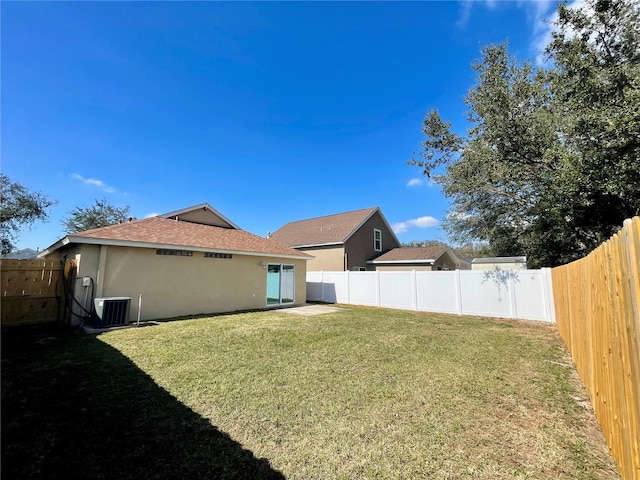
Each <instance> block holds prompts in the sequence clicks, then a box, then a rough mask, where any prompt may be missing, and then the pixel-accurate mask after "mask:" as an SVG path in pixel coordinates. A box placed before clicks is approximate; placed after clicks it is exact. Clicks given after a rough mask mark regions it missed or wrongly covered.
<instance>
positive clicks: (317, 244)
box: [276, 240, 344, 248]
mask: <svg viewBox="0 0 640 480" xmlns="http://www.w3.org/2000/svg"><path fill="white" fill-rule="evenodd" d="M276 241H277V240H276ZM338 245H344V242H328V243H310V244H308V245H290V247H291V248H313V247H331V246H338Z"/></svg>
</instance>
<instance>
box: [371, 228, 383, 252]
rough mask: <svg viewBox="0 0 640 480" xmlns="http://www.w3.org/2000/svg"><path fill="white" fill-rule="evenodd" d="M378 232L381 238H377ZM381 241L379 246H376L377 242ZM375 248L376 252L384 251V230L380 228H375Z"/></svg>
mask: <svg viewBox="0 0 640 480" xmlns="http://www.w3.org/2000/svg"><path fill="white" fill-rule="evenodd" d="M376 234H379V235H380V238H379V239H378V238H376ZM378 242H380V246H379V248H376V243H378ZM373 249H374V250H375V251H376V252H381V251H382V230H380V229H379V228H374V229H373Z"/></svg>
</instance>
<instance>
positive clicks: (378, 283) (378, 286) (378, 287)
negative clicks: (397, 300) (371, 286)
mask: <svg viewBox="0 0 640 480" xmlns="http://www.w3.org/2000/svg"><path fill="white" fill-rule="evenodd" d="M376 305H377V306H378V307H379V306H380V270H376Z"/></svg>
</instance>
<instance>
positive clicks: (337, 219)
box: [271, 207, 399, 247]
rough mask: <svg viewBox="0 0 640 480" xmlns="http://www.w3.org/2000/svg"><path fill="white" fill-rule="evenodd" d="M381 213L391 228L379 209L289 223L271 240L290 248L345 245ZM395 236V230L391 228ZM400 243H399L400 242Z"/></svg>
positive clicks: (273, 235)
mask: <svg viewBox="0 0 640 480" xmlns="http://www.w3.org/2000/svg"><path fill="white" fill-rule="evenodd" d="M376 213H379V214H380V217H381V218H382V220H383V221H384V223H385V224H386V225H387V227H389V224H388V223H387V220H386V219H385V218H384V215H382V212H381V211H380V208H379V207H372V208H365V209H362V210H354V211H351V212H345V213H337V214H333V215H325V216H323V217H316V218H310V219H307V220H298V221H295V222H289V223H287V224H286V225H284V226H282V227H281V228H279V229H278V230H276V231H275V232H273V234H272V235H271V239H273V240H276V241H278V242H281V243H284V244H285V245H288V246H290V247H312V246H321V245H339V244H343V243H345V242H346V241H347V240H348V239H349V238H350V237H351V236H352V235H353V234H354V233H355V232H356V231H358V229H359V228H360V227H362V225H364V224H365V222H366V221H367V220H369V218H371V217H372V216H373V215H374V214H376ZM389 231H390V232H391V233H392V235H393V230H392V229H391V227H389ZM398 243H399V242H398Z"/></svg>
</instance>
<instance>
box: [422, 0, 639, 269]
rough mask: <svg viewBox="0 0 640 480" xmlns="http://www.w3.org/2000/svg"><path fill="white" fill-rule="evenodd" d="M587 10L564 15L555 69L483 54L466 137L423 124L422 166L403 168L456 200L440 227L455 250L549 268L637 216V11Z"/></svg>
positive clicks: (615, 4) (431, 116) (493, 51)
mask: <svg viewBox="0 0 640 480" xmlns="http://www.w3.org/2000/svg"><path fill="white" fill-rule="evenodd" d="M589 5H590V7H591V8H587V9H586V11H589V10H592V11H593V12H594V13H593V14H591V15H589V14H586V13H584V11H585V9H583V10H577V11H574V10H571V9H570V8H568V7H566V6H560V10H559V21H558V32H556V33H555V35H554V41H553V42H552V44H551V45H550V47H549V49H548V53H549V55H550V58H551V60H553V61H554V62H555V64H554V66H553V67H551V68H550V69H543V68H540V69H536V68H534V67H533V66H532V65H531V64H529V63H527V62H524V63H519V62H517V61H516V60H515V59H514V58H512V57H511V56H510V55H509V53H508V50H507V45H506V44H503V45H498V46H490V47H487V48H486V49H485V50H484V51H483V58H482V59H481V60H480V61H478V62H476V63H475V64H474V65H473V69H474V70H475V71H476V72H477V76H476V85H475V87H474V88H472V89H471V90H470V92H469V94H468V95H467V97H466V99H465V103H466V104H467V107H468V120H469V122H470V123H471V127H470V128H469V130H468V131H467V132H466V135H458V134H456V133H454V132H452V130H451V124H450V123H447V122H445V121H443V120H442V119H441V118H440V116H439V114H438V112H437V111H436V110H431V111H429V112H428V113H427V116H426V118H425V121H424V124H423V129H422V130H423V133H424V135H425V138H426V139H425V141H424V142H423V144H422V145H423V147H424V149H423V151H422V152H420V157H421V158H420V159H418V160H416V159H413V160H411V161H410V162H409V163H410V164H412V165H417V166H420V167H421V168H423V171H424V173H425V174H427V175H429V176H431V177H432V178H433V179H434V181H435V182H436V183H438V184H440V185H441V186H442V187H443V192H444V194H445V195H446V196H448V197H450V198H451V199H452V209H451V211H450V212H449V214H448V216H447V218H446V219H445V221H444V222H443V223H444V227H445V228H446V229H447V231H448V232H449V234H450V236H451V237H452V238H453V239H454V241H456V242H457V243H464V242H469V241H481V242H488V243H489V244H490V248H491V251H492V252H493V254H494V255H527V257H529V259H530V263H529V264H530V265H531V266H554V265H558V264H562V263H566V262H568V261H571V260H574V259H576V258H579V257H581V256H583V255H585V254H586V253H588V252H589V251H590V250H592V249H593V248H595V247H596V246H597V245H599V244H600V243H601V242H602V241H603V240H604V239H606V238H608V237H609V236H610V235H611V233H613V231H615V230H616V229H617V228H619V227H620V225H621V223H622V220H623V219H624V218H626V217H629V216H631V215H633V214H637V213H638V211H639V209H640V183H639V180H640V170H639V169H640V161H639V160H640V158H639V157H640V150H639V148H638V141H639V140H640V97H639V91H640V73H639V72H640V70H639V68H640V67H639V65H640V63H639V61H638V60H639V56H640V42H639V41H638V37H639V36H640V28H639V27H640V25H639V22H640V20H638V19H639V18H640V16H638V13H639V12H638V7H637V5H636V6H634V5H633V4H632V3H630V2H629V1H626V2H625V1H605V0H600V1H596V0H591V2H590V4H589ZM583 84H586V85H584V86H583Z"/></svg>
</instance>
